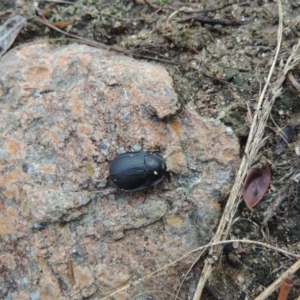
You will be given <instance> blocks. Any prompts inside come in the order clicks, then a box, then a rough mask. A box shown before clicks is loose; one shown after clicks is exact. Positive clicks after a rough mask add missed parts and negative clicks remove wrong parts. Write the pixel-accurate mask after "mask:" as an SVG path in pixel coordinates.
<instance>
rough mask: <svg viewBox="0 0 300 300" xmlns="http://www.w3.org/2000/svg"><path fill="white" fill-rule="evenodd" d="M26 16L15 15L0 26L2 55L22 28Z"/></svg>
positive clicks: (0, 49) (0, 54)
mask: <svg viewBox="0 0 300 300" xmlns="http://www.w3.org/2000/svg"><path fill="white" fill-rule="evenodd" d="M25 20H26V19H25V18H24V17H23V16H19V15H15V16H12V17H11V18H9V19H8V20H7V21H6V22H5V23H4V24H2V25H1V26H0V57H1V56H2V55H3V54H4V53H5V52H6V51H7V50H8V48H9V47H10V46H11V45H12V43H13V42H14V41H15V39H16V37H17V36H18V34H19V32H20V30H21V29H22V27H23V25H24V23H25Z"/></svg>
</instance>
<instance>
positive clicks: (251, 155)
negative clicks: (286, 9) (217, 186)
mask: <svg viewBox="0 0 300 300" xmlns="http://www.w3.org/2000/svg"><path fill="white" fill-rule="evenodd" d="M278 14H279V28H278V37H277V48H276V54H275V57H274V60H273V63H272V66H271V69H270V72H269V75H268V78H267V80H266V83H265V86H264V88H263V90H262V93H261V95H260V98H259V103H258V107H257V111H256V113H255V115H254V118H253V123H252V126H251V130H250V133H249V137H248V141H247V145H246V148H245V154H244V156H243V158H242V161H241V164H240V168H239V171H238V173H237V176H236V179H235V182H234V185H233V187H232V190H231V193H230V196H229V199H228V202H227V205H226V207H225V210H224V213H223V215H222V218H221V220H220V224H219V227H218V229H217V232H216V234H215V236H214V237H213V238H212V242H213V243H214V242H218V241H221V240H224V239H226V238H227V236H228V233H229V230H230V228H231V225H232V222H233V218H234V215H235V213H236V210H237V207H238V204H239V203H240V200H241V196H240V191H241V187H242V184H243V180H244V178H245V176H246V174H247V172H248V170H249V169H250V167H251V165H252V164H253V163H254V162H255V160H256V157H257V154H258V151H259V150H260V145H261V141H262V139H263V134H264V130H265V126H266V122H267V120H268V117H269V115H270V112H271V109H272V106H273V104H274V101H275V99H276V98H277V97H278V96H279V95H280V94H281V91H282V89H281V87H282V84H283V81H284V80H285V78H286V75H287V73H288V72H289V71H290V70H291V69H293V68H294V67H295V66H296V65H297V64H298V62H299V61H300V55H299V53H298V51H299V45H300V41H299V43H298V44H297V46H296V47H294V49H293V51H292V54H291V55H290V57H289V59H288V60H287V62H286V64H285V66H284V69H283V70H282V71H281V72H279V77H278V79H277V80H276V82H275V83H274V84H272V85H270V79H271V76H272V74H273V72H274V68H275V64H276V61H277V58H278V54H279V50H280V45H281V39H282V24H283V20H282V8H281V1H280V0H279V1H278ZM269 85H270V86H269ZM267 89H269V95H268V96H267V97H265V95H266V91H267ZM210 251H211V253H212V252H213V251H214V252H217V253H219V252H220V247H217V248H214V249H211V250H210ZM211 272H212V266H211V264H210V262H209V261H208V260H207V261H206V262H205V266H204V269H203V271H202V275H201V277H200V280H199V283H198V286H197V289H196V292H195V295H194V298H193V300H199V299H200V298H201V294H202V290H203V288H204V285H205V282H206V280H207V279H208V278H209V277H210V274H211Z"/></svg>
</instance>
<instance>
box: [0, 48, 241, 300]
mask: <svg viewBox="0 0 300 300" xmlns="http://www.w3.org/2000/svg"><path fill="white" fill-rule="evenodd" d="M179 109H180V106H179V104H178V101H177V95H176V93H175V92H174V90H173V87H172V80H171V78H170V77H169V75H168V73H167V72H166V71H165V69H164V68H162V67H160V66H157V65H153V64H149V63H145V62H139V61H135V60H133V59H131V58H128V57H124V56H120V55H116V54H115V53H109V52H106V51H103V50H98V49H95V48H91V47H87V46H83V45H75V44H74V45H70V46H66V47H60V48H54V47H51V46H49V45H46V44H43V43H41V44H34V45H28V46H23V47H22V48H20V49H17V50H13V51H11V52H10V53H8V54H7V55H5V56H4V57H3V58H2V59H1V61H0V110H1V122H0V132H1V136H0V171H1V175H0V270H1V272H0V298H1V299H82V298H85V297H90V298H89V299H99V298H101V297H103V296H105V295H108V294H110V293H111V292H112V291H114V290H115V289H117V288H118V287H120V286H122V285H124V284H125V283H128V282H131V281H134V280H136V279H139V278H141V277H142V276H146V275H147V274H150V273H151V272H153V271H155V270H157V269H159V268H160V267H161V266H163V265H166V264H168V263H170V262H171V261H173V260H176V259H178V258H180V257H181V256H182V255H184V253H185V252H187V251H190V250H192V249H194V248H196V247H198V246H200V245H203V244H205V243H207V242H208V241H209V239H210V238H211V236H212V233H213V229H214V227H215V225H216V224H217V222H218V220H219V216H220V205H219V201H220V199H222V197H224V194H226V192H228V190H229V189H230V186H231V184H232V182H233V178H234V173H235V170H236V168H237V166H238V163H239V158H238V154H239V146H238V141H237V139H236V138H235V136H234V134H233V132H232V131H231V130H230V128H226V127H225V126H224V125H223V124H221V123H220V122H219V121H215V120H209V119H203V118H201V117H200V116H199V115H198V114H197V112H196V111H195V108H194V107H193V105H189V106H188V107H186V108H185V109H184V110H182V111H181V112H180V113H179ZM142 141H143V147H144V149H147V150H159V151H160V152H161V154H162V155H163V156H165V157H166V156H168V155H169V157H168V158H167V159H166V161H167V165H168V170H169V171H170V173H171V180H170V181H168V180H166V179H165V180H164V181H163V183H162V184H160V185H159V186H157V187H151V188H149V190H148V192H147V197H146V199H144V198H145V192H143V191H142V192H137V193H123V192H120V191H117V190H116V189H115V188H114V187H113V185H112V184H111V183H110V182H109V176H108V168H109V163H110V161H112V160H113V158H114V157H115V156H116V155H117V154H118V153H122V152H124V151H130V150H131V151H137V150H140V149H141V144H142ZM191 261H192V257H191V258H189V259H186V260H184V261H182V262H181V263H179V264H177V265H176V268H177V269H169V270H167V271H165V272H164V273H163V274H160V275H159V276H158V277H155V278H154V279H153V280H152V281H150V280H148V281H146V282H143V283H141V284H139V285H137V286H133V287H130V289H127V290H126V291H124V292H122V293H119V294H118V295H116V296H114V299H125V298H126V297H129V296H134V295H136V294H138V293H141V292H144V291H145V290H152V291H153V293H155V292H154V290H156V291H160V290H161V291H162V290H164V291H166V292H168V293H169V292H171V293H174V291H175V293H176V289H177V288H178V286H179V284H180V279H181V277H180V276H181V274H182V272H184V271H186V270H187V268H188V266H189V265H190V263H191ZM185 292H186V290H185V289H183V290H182V293H185ZM147 295H149V296H151V292H148V294H147ZM182 295H183V298H184V296H186V295H184V294H182ZM145 298H147V297H146V295H144V298H143V299H145ZM158 298H159V299H169V298H170V296H169V294H167V293H166V294H163V293H162V294H160V295H159V296H158Z"/></svg>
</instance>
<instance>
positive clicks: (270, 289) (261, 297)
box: [255, 260, 300, 300]
mask: <svg viewBox="0 0 300 300" xmlns="http://www.w3.org/2000/svg"><path fill="white" fill-rule="evenodd" d="M299 268H300V260H297V261H296V262H295V263H294V264H293V265H292V266H291V267H290V268H289V269H288V270H287V271H285V272H284V273H283V274H281V276H280V277H278V279H276V280H275V281H274V282H273V283H272V284H271V285H269V286H268V287H267V288H266V289H265V290H264V291H263V292H262V293H261V294H260V295H259V296H258V297H257V298H255V300H264V299H266V298H267V297H269V296H270V295H271V294H272V293H273V292H274V291H275V290H277V289H278V288H279V287H280V285H281V283H282V281H283V279H284V278H285V277H288V276H291V275H293V274H294V273H295V272H297V271H298V270H299Z"/></svg>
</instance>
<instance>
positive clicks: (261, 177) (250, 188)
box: [243, 163, 271, 211]
mask: <svg viewBox="0 0 300 300" xmlns="http://www.w3.org/2000/svg"><path fill="white" fill-rule="evenodd" d="M270 180H271V172H270V167H269V165H268V163H266V164H264V165H256V166H254V167H252V169H251V170H250V171H249V173H248V175H247V177H246V180H245V182H244V185H243V198H244V201H245V203H246V205H247V207H248V208H249V209H250V210H251V211H252V210H253V207H254V206H255V205H256V204H257V203H258V202H259V201H260V200H261V199H262V197H263V196H264V194H265V193H266V191H267V189H268V187H269V184H270Z"/></svg>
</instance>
